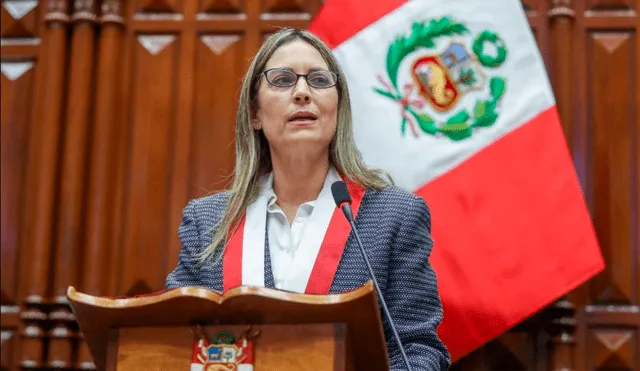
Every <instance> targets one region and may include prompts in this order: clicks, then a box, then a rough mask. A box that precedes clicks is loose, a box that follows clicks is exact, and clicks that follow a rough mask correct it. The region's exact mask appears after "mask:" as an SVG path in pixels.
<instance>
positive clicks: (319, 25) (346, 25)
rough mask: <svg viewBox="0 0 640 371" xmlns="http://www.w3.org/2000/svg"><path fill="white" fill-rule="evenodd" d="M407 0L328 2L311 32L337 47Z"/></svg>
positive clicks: (336, 0)
mask: <svg viewBox="0 0 640 371" xmlns="http://www.w3.org/2000/svg"><path fill="white" fill-rule="evenodd" d="M406 2H407V0H373V1H362V0H327V1H326V2H325V4H324V5H323V6H322V8H321V9H320V11H319V12H318V14H317V15H316V16H315V17H314V19H313V20H312V22H311V25H310V26H309V28H308V30H309V31H311V32H312V33H314V34H315V35H316V36H318V37H319V38H320V39H322V40H323V41H324V42H325V43H327V45H329V47H330V48H332V49H333V48H335V47H337V46H338V45H340V44H342V43H343V42H345V41H346V40H348V39H350V38H352V37H353V36H354V35H356V34H357V33H358V32H360V31H362V30H363V29H365V28H367V27H368V26H369V25H371V24H372V23H374V22H376V21H377V20H379V19H380V18H382V17H384V16H385V15H387V14H389V13H391V12H392V11H393V10H395V9H397V8H399V7H400V6H401V5H403V4H405V3H406Z"/></svg>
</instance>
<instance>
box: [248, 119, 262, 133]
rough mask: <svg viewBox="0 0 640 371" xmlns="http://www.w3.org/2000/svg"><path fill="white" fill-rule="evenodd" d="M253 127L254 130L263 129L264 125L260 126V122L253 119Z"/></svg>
mask: <svg viewBox="0 0 640 371" xmlns="http://www.w3.org/2000/svg"><path fill="white" fill-rule="evenodd" d="M251 126H253V130H260V129H262V125H260V120H258V119H257V118H251Z"/></svg>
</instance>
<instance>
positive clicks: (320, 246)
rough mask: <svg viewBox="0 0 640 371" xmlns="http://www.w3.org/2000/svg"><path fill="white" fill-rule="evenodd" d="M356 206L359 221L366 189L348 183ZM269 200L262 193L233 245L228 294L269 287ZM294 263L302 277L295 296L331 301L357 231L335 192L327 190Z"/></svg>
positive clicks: (227, 258) (226, 271) (226, 264)
mask: <svg viewBox="0 0 640 371" xmlns="http://www.w3.org/2000/svg"><path fill="white" fill-rule="evenodd" d="M345 183H346V184H347V188H348V190H349V194H350V195H351V200H352V205H351V207H352V209H353V215H354V218H355V217H356V215H357V213H358V209H359V208H360V203H361V201H362V197H363V196H364V189H363V188H361V187H359V186H357V185H355V184H353V183H350V182H347V181H345ZM267 202H268V197H267V196H266V195H265V194H263V192H261V194H260V196H258V199H257V200H256V201H254V202H253V203H252V204H251V205H249V206H248V207H247V211H246V213H245V216H244V217H243V218H242V220H241V221H240V224H239V225H238V229H237V230H236V232H235V233H234V234H233V235H232V236H231V238H230V239H229V243H228V244H227V247H226V249H225V253H224V260H223V268H222V271H223V281H224V284H223V288H224V291H227V290H229V289H232V288H234V287H238V286H265V283H264V271H265V261H264V256H265V233H266V222H267ZM307 223H308V225H307V226H306V227H305V230H304V236H303V238H302V241H301V242H300V246H299V248H298V250H297V252H296V256H295V257H294V262H293V265H294V266H296V269H297V272H298V273H296V276H295V277H294V279H293V280H292V285H293V286H292V287H289V288H288V290H289V291H293V292H299V293H306V294H319V295H326V294H328V293H329V289H330V287H331V284H332V282H333V278H334V276H335V274H336V270H337V269H338V264H339V263H340V258H341V257H342V252H343V250H344V247H345V244H346V242H347V238H348V237H349V234H350V233H351V226H350V225H349V222H348V221H347V220H346V218H345V217H344V215H343V214H342V211H341V210H340V209H338V208H337V207H336V205H335V203H334V201H333V196H332V195H331V187H326V186H325V187H324V188H323V190H322V191H321V192H320V195H319V196H318V200H317V202H316V205H315V206H314V209H313V212H312V213H311V216H310V217H309V220H308V221H307Z"/></svg>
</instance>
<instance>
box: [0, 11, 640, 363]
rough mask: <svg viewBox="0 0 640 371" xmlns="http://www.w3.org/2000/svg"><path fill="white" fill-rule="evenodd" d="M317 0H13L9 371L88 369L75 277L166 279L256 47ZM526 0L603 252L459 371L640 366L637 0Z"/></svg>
mask: <svg viewBox="0 0 640 371" xmlns="http://www.w3.org/2000/svg"><path fill="white" fill-rule="evenodd" d="M320 4H321V0H208V1H207V0H146V1H142V0H137V1H134V0H130V1H120V0H103V1H98V0H76V1H65V0H51V1H35V0H13V1H10V0H5V1H2V9H1V12H2V14H1V17H2V19H1V21H2V25H1V31H0V32H1V37H2V39H1V40H2V41H1V47H0V50H1V62H2V100H1V103H2V113H1V119H2V133H1V143H0V144H1V148H2V174H1V180H2V184H1V195H2V215H1V217H2V219H1V225H2V256H1V262H2V287H1V290H0V293H1V296H0V299H1V306H2V311H1V319H2V325H1V341H2V345H1V356H2V357H1V362H0V369H1V370H2V371H5V370H17V369H19V368H20V367H22V368H23V369H28V370H43V369H85V368H91V367H92V363H91V358H90V356H89V354H88V352H87V348H86V346H85V345H84V343H83V342H82V339H81V338H80V335H79V333H78V331H77V327H76V326H75V323H74V318H73V315H72V314H71V312H70V311H69V308H68V306H67V304H66V300H65V290H66V289H67V287H68V286H69V285H74V286H75V287H76V288H77V289H79V290H81V291H85V292H89V293H92V294H99V295H121V294H138V293H144V292H149V291H152V290H157V289H161V288H162V287H163V285H164V278H165V275H166V274H167V273H168V272H169V271H170V270H171V269H172V267H173V266H174V264H175V261H176V257H177V253H178V250H179V247H180V245H179V241H178V239H177V237H176V229H177V226H178V224H179V222H180V218H181V211H182V208H183V207H184V206H185V204H186V202H187V200H188V199H189V198H192V197H197V196H202V195H203V194H206V193H208V192H212V191H215V190H217V189H219V188H221V187H222V186H223V185H224V182H225V180H226V179H227V178H226V177H225V176H226V175H228V174H229V173H230V171H231V170H232V164H233V147H232V145H231V141H232V138H233V122H234V116H235V107H236V101H237V92H238V89H239V86H240V79H241V76H242V74H243V73H244V72H245V70H246V68H247V67H248V65H249V62H250V58H251V57H252V56H253V55H254V53H255V52H256V51H257V49H258V47H259V45H260V43H261V42H262V40H263V39H264V37H265V36H266V35H268V34H269V33H270V32H272V31H273V30H274V29H276V28H277V27H280V26H296V27H306V25H307V24H308V22H309V20H310V18H311V17H312V16H313V14H315V13H316V12H317V11H318V9H319V7H320ZM524 5H525V7H526V9H527V12H528V15H529V20H530V23H531V26H532V28H533V30H534V31H535V34H536V36H537V39H538V43H539V45H540V48H541V51H542V54H543V56H544V59H545V62H546V64H547V67H548V69H549V73H550V77H551V79H552V82H553V87H554V89H555V93H556V95H557V101H558V106H559V109H560V112H561V115H562V119H563V125H564V129H565V134H566V137H567V140H568V142H569V143H570V146H571V148H572V153H573V156H574V161H575V165H576V168H577V170H578V173H579V176H580V180H581V182H582V185H583V188H584V191H585V194H586V198H587V200H588V203H589V208H590V210H591V214H592V216H593V220H594V222H595V226H596V228H597V233H598V237H599V239H600V242H601V244H602V248H603V252H604V255H605V258H606V261H607V265H608V266H607V270H606V272H604V273H602V274H600V275H599V276H597V277H596V278H594V279H593V280H591V281H590V282H588V283H587V284H585V285H583V286H581V287H580V288H578V289H577V290H575V291H574V292H572V293H570V294H569V295H567V296H566V297H565V298H563V299H562V300H560V301H558V302H557V303H554V304H553V305H551V306H550V307H549V308H547V309H545V310H543V311H541V312H540V313H539V314H538V315H536V316H535V317H533V318H531V319H530V320H528V321H527V322H526V323H524V324H522V325H521V326H518V328H515V329H513V330H512V331H510V332H509V333H507V334H505V335H503V336H501V337H500V338H498V339H496V340H495V341H493V342H491V343H490V344H487V345H486V346H485V347H483V348H482V349H480V350H478V351H477V352H474V353H473V354H471V355H469V356H468V357H466V358H465V359H463V360H461V361H460V362H458V364H456V365H455V366H454V369H455V370H492V371H500V370H505V371H506V370H509V371H511V370H514V371H515V370H528V371H534V370H535V371H543V370H555V371H560V370H563V371H564V370H585V371H586V370H598V371H600V370H602V371H605V370H610V371H623V370H640V338H639V337H640V306H639V301H640V277H639V272H640V270H639V266H640V253H639V250H640V229H639V228H638V224H639V223H640V220H639V215H638V214H639V212H640V196H638V195H639V194H640V190H639V187H638V182H639V179H638V173H639V172H640V123H639V120H640V118H639V112H638V107H640V71H639V69H640V68H639V67H640V64H639V63H640V62H639V61H640V37H639V35H638V31H639V17H638V14H637V12H638V8H639V6H640V1H638V2H635V3H634V0H574V1H572V0H527V1H524ZM541 289H543V288H541Z"/></svg>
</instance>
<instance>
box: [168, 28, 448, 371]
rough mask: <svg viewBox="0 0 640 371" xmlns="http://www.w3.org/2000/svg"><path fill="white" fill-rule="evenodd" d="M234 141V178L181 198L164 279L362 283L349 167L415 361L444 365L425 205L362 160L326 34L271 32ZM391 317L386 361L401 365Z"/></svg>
mask: <svg viewBox="0 0 640 371" xmlns="http://www.w3.org/2000/svg"><path fill="white" fill-rule="evenodd" d="M235 142H236V169H235V177H234V181H233V185H232V187H231V189H230V190H229V191H226V192H221V193H218V194H214V195H212V196H208V197H204V198H200V199H196V200H192V201H190V202H189V203H188V205H187V206H186V207H185V210H184V215H183V221H182V224H181V225H180V228H179V236H180V239H181V241H182V244H183V248H182V250H181V252H180V256H179V261H178V266H177V267H176V268H175V270H174V271H173V272H171V274H169V276H168V277H167V287H168V288H174V287H180V286H205V287H208V288H210V289H213V290H217V291H219V292H222V291H226V290H228V289H230V288H233V287H236V286H240V285H254V286H256V285H257V286H266V287H274V288H278V289H281V290H287V291H292V292H299V293H309V294H329V293H337V292H343V291H347V290H353V289H355V288H357V287H358V286H360V285H362V284H364V283H366V282H367V281H368V280H369V279H370V278H369V274H368V271H367V269H366V265H365V263H364V261H363V259H362V256H361V255H360V250H359V249H358V246H357V245H356V242H355V240H354V238H352V237H350V236H349V233H350V227H349V225H348V224H347V223H346V222H345V219H344V216H343V215H342V214H341V212H340V211H339V210H338V209H337V208H336V206H335V203H334V200H333V199H332V195H331V184H332V183H333V182H335V181H337V180H341V179H342V180H344V181H345V182H346V183H347V184H348V185H349V190H350V195H351V197H352V199H353V209H354V213H355V214H356V221H355V223H356V225H357V228H358V231H359V233H360V234H361V239H362V241H364V243H365V245H366V248H367V252H368V257H369V260H370V261H371V265H372V267H373V269H374V271H375V273H376V276H377V278H378V281H379V284H380V287H381V289H382V291H383V293H384V295H385V298H386V300H387V306H388V308H389V311H390V313H391V316H392V318H393V320H394V322H395V324H396V327H397V330H398V333H399V335H400V338H401V340H402V343H403V344H404V347H405V349H406V352H407V356H408V358H409V359H410V362H411V363H412V366H413V367H414V370H434V371H435V370H445V369H447V368H448V366H449V363H450V360H449V354H448V352H447V350H446V348H445V347H444V345H443V344H442V342H441V341H440V340H439V338H438V337H437V335H436V327H437V326H438V324H439V323H440V321H441V319H442V307H441V303H440V299H439V296H438V292H437V286H436V276H435V274H434V272H433V270H432V268H431V266H430V264H429V262H428V258H429V254H430V252H431V248H432V245H433V243H432V240H431V237H430V228H431V216H430V213H429V210H428V208H427V205H426V204H425V202H424V200H422V199H421V198H419V197H417V196H415V195H413V194H411V193H409V192H406V191H403V190H400V189H398V188H395V187H393V186H391V185H390V184H388V182H387V181H386V180H385V179H384V178H383V176H382V174H381V173H380V172H377V171H373V170H370V169H368V168H367V167H366V166H365V165H364V163H363V162H362V160H361V157H360V154H359V153H358V151H357V149H356V146H355V143H354V139H353V134H352V123H351V108H350V105H349V93H348V89H347V84H346V81H345V80H344V77H343V76H342V75H341V70H340V67H339V66H338V63H337V61H336V60H335V59H334V57H333V55H332V54H331V51H330V50H329V48H328V47H327V46H326V45H325V44H324V43H322V41H320V40H319V39H318V38H316V37H315V36H313V35H312V34H310V33H308V32H306V31H301V30H292V29H284V30H281V31H279V32H277V33H276V34H274V35H272V36H271V37H269V38H268V40H267V41H266V42H265V43H264V45H263V46H262V47H261V49H260V51H258V54H257V55H256V57H255V59H254V60H253V62H252V64H251V66H250V67H249V71H248V73H247V75H246V76H245V78H244V81H243V85H242V90H241V94H240V102H239V108H238V116H237V120H236V138H235ZM227 236H230V237H229V238H226V237H227ZM384 322H385V323H384V327H385V334H386V338H387V344H388V345H387V346H388V350H389V359H390V365H391V367H392V369H393V368H394V367H396V368H398V369H404V365H403V363H402V359H401V355H400V352H399V350H398V348H397V346H396V343H395V342H394V339H393V337H392V336H391V333H390V331H389V328H388V325H387V321H386V319H385V320H384Z"/></svg>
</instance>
